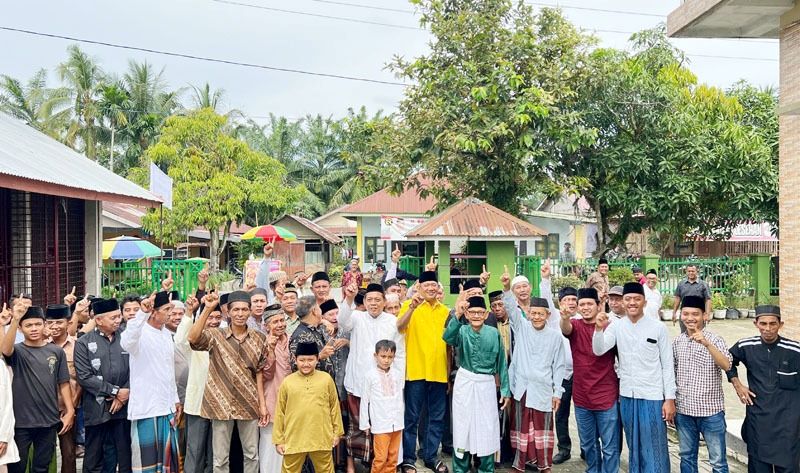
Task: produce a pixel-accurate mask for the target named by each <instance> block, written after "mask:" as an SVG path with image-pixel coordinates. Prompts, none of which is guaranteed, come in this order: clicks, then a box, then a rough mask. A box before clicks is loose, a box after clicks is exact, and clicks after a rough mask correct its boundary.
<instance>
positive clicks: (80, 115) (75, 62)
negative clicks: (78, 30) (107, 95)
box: [58, 45, 105, 160]
mask: <svg viewBox="0 0 800 473" xmlns="http://www.w3.org/2000/svg"><path fill="white" fill-rule="evenodd" d="M67 52H68V53H69V57H68V58H67V60H66V61H65V62H63V63H61V64H60V65H59V66H58V74H59V77H60V79H61V80H62V81H63V82H65V83H66V84H67V87H68V88H69V89H70V91H71V93H72V97H73V99H74V109H75V115H74V117H75V121H74V122H73V126H72V127H71V130H70V132H69V133H70V134H73V133H74V134H77V135H78V136H79V137H80V138H81V140H82V141H83V147H84V152H85V153H86V156H87V157H88V158H89V159H91V160H96V159H97V131H98V126H97V119H98V117H99V116H100V113H99V111H98V108H97V99H98V95H99V92H100V89H101V87H102V85H103V83H104V81H105V75H104V74H103V71H102V70H101V69H100V66H99V65H97V63H96V62H95V61H94V59H92V58H91V57H89V56H88V55H87V54H86V53H84V52H83V51H81V49H80V48H79V47H78V46H76V45H72V46H70V47H69V48H67ZM68 139H70V138H68Z"/></svg>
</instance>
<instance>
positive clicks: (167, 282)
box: [161, 269, 175, 292]
mask: <svg viewBox="0 0 800 473" xmlns="http://www.w3.org/2000/svg"><path fill="white" fill-rule="evenodd" d="M174 285H175V280H174V279H172V270H171V269H170V270H168V271H167V277H166V279H164V280H163V281H161V290H162V291H164V292H170V291H172V286H174Z"/></svg>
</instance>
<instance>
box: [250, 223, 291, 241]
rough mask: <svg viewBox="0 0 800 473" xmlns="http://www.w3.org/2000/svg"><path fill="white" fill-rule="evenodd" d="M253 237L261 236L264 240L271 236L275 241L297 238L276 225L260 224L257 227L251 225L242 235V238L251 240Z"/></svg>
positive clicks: (270, 238) (269, 238)
mask: <svg viewBox="0 0 800 473" xmlns="http://www.w3.org/2000/svg"><path fill="white" fill-rule="evenodd" d="M254 238H261V239H263V240H265V241H267V240H272V239H273V238H274V239H275V241H295V240H297V236H295V234H294V233H292V232H290V231H289V230H287V229H285V228H283V227H279V226H277V225H261V226H259V227H253V228H251V229H250V230H247V232H245V234H244V235H242V240H252V239H254Z"/></svg>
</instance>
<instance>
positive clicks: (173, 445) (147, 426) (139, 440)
mask: <svg viewBox="0 0 800 473" xmlns="http://www.w3.org/2000/svg"><path fill="white" fill-rule="evenodd" d="M174 419H175V416H174V415H173V414H169V415H166V416H160V417H150V418H147V419H138V420H133V421H131V467H132V470H133V471H135V472H141V473H178V430H177V429H176V428H175V427H174V426H173V425H172V423H173V421H174Z"/></svg>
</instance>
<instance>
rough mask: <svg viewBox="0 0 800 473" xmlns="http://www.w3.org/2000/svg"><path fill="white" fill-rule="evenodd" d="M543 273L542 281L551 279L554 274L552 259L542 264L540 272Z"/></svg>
mask: <svg viewBox="0 0 800 473" xmlns="http://www.w3.org/2000/svg"><path fill="white" fill-rule="evenodd" d="M540 271H541V273H542V279H550V275H551V274H552V273H553V271H552V269H551V267H550V258H547V259H546V260H545V261H544V264H542V269H541V270H540Z"/></svg>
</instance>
